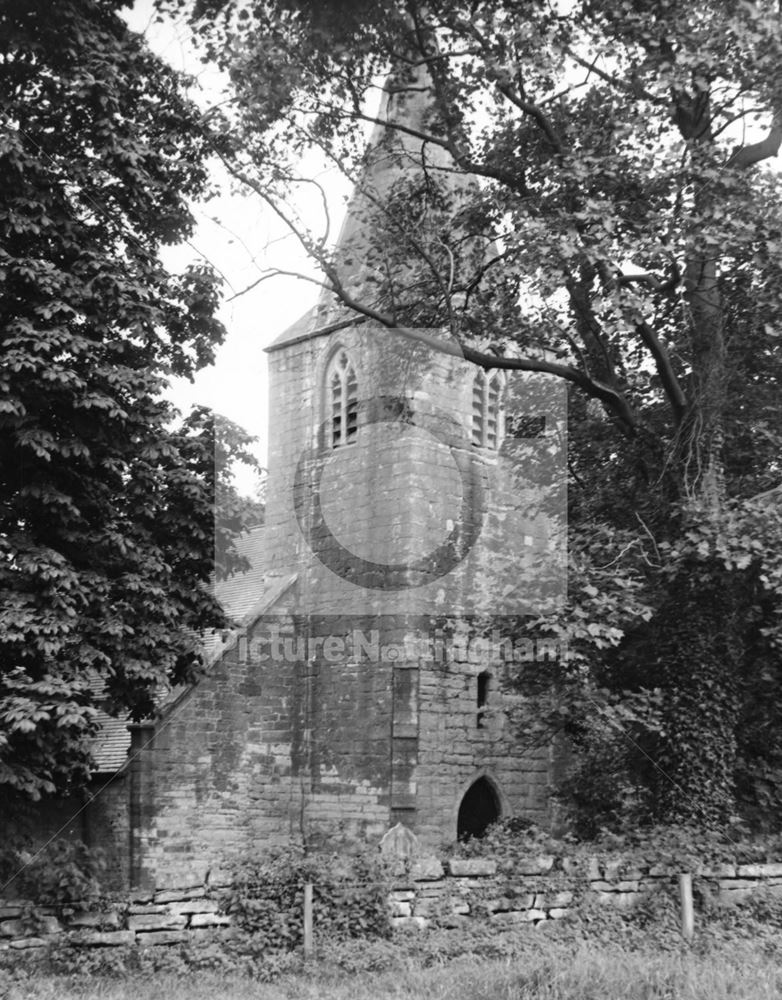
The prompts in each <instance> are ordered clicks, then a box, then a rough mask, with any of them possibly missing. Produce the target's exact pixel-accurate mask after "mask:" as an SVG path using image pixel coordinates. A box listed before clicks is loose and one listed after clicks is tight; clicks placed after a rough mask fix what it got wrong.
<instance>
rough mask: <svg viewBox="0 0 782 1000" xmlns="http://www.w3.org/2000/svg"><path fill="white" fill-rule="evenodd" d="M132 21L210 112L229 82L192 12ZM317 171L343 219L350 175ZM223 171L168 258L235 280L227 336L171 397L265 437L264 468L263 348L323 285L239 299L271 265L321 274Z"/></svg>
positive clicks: (147, 6) (245, 486)
mask: <svg viewBox="0 0 782 1000" xmlns="http://www.w3.org/2000/svg"><path fill="white" fill-rule="evenodd" d="M125 18H126V20H127V22H128V23H129V25H130V27H131V28H132V29H133V30H134V31H138V32H141V33H142V34H144V35H145V37H146V39H147V42H148V44H149V45H150V47H151V48H152V49H153V51H155V52H156V53H157V54H158V55H160V56H162V57H163V58H164V59H166V60H167V61H168V62H169V63H170V64H171V65H172V66H174V68H175V69H178V70H182V71H184V72H186V73H189V74H191V75H193V76H195V77H196V83H195V85H194V86H193V87H192V88H191V90H190V95H191V97H192V98H193V99H194V100H195V101H196V102H197V103H198V105H199V106H201V107H203V108H204V109H206V108H208V107H211V106H212V105H214V104H216V103H218V102H219V101H220V100H221V92H222V89H223V85H224V82H225V81H224V78H223V77H221V74H220V73H219V72H218V71H217V70H216V69H214V68H206V67H204V66H203V65H202V64H201V63H200V62H199V61H198V59H197V56H196V54H195V52H194V49H193V45H192V42H191V37H192V35H191V31H190V29H189V28H188V26H187V24H186V23H185V19H184V16H183V17H182V18H180V19H179V20H178V21H175V22H170V21H169V22H166V23H163V24H157V23H155V11H154V7H153V3H152V0H136V3H135V4H134V6H133V9H132V10H130V11H126V12H125ZM215 169H216V170H217V168H215ZM310 170H311V171H313V170H314V171H315V172H317V173H318V175H319V180H320V181H321V183H323V184H324V186H326V188H327V189H328V191H329V202H330V211H331V214H332V217H336V218H335V220H334V221H335V222H337V221H338V218H339V214H340V210H341V206H342V205H343V204H344V198H345V196H346V195H347V193H348V187H347V185H346V183H345V181H344V180H343V179H342V178H341V177H340V176H339V175H338V174H337V173H336V172H335V171H327V172H324V173H323V174H321V173H320V170H321V167H320V165H319V164H313V165H310ZM303 172H304V171H303ZM216 176H217V179H218V180H220V182H221V187H222V188H223V193H222V194H221V196H220V197H219V198H216V199H214V200H212V201H210V202H209V203H207V204H205V205H198V206H194V212H195V216H196V219H197V221H198V229H197V230H196V233H195V235H194V237H193V239H192V240H191V245H189V246H187V245H186V246H182V247H176V248H172V249H170V250H168V251H167V252H166V253H165V255H164V259H165V261H166V263H167V264H168V265H169V266H170V267H171V268H172V269H174V270H180V269H182V268H184V267H186V266H187V265H188V264H189V263H191V262H193V261H194V260H196V259H197V258H198V256H199V254H200V255H202V256H203V257H205V258H206V259H207V260H209V261H210V262H211V263H212V264H213V265H214V266H215V267H216V268H217V269H218V270H219V272H220V273H221V274H222V275H223V276H224V278H225V282H226V284H225V286H224V287H225V300H224V302H223V305H222V307H221V309H220V313H219V315H220V319H221V320H222V322H223V323H224V324H225V326H226V328H227V331H228V335H227V337H226V340H225V342H224V343H223V345H222V346H221V347H220V349H219V350H218V352H217V358H216V361H215V364H214V365H213V366H211V367H209V368H206V369H204V370H202V371H201V372H199V373H198V375H197V376H196V379H195V382H193V383H190V382H188V381H187V380H185V379H177V380H176V381H175V382H174V383H173V384H172V386H171V392H170V396H171V399H172V400H173V401H174V402H175V404H176V405H177V406H178V407H179V408H180V409H183V410H187V409H188V408H189V407H190V406H191V405H194V404H203V405H206V406H209V407H211V408H212V409H213V410H215V411H216V412H218V413H222V414H223V415H224V416H226V417H228V418H229V419H230V420H233V421H235V422H236V423H237V424H240V425H241V426H242V427H244V428H245V429H246V430H248V431H249V432H250V433H251V434H253V435H256V436H257V437H258V439H259V440H258V447H257V449H256V453H257V455H258V457H259V459H260V460H261V462H262V464H265V459H266V450H267V430H268V396H267V378H266V373H267V368H266V355H265V354H264V353H263V348H264V347H266V346H268V344H270V343H271V342H272V341H273V340H274V339H275V338H276V337H277V335H278V334H280V333H281V332H282V331H283V330H284V329H286V327H288V326H289V325H290V324H291V323H293V322H294V321H295V320H297V319H298V318H299V317H300V316H301V315H302V314H303V313H304V312H306V311H307V310H308V309H309V308H310V307H311V306H312V305H313V304H314V303H315V300H316V299H317V296H318V293H319V289H318V287H317V286H316V285H315V284H313V283H312V282H310V281H302V280H297V279H296V278H289V277H284V276H275V277H273V278H270V279H268V280H266V281H264V282H263V283H262V284H261V285H259V286H258V287H257V288H254V289H253V290H252V291H249V292H247V294H245V295H240V296H239V297H238V298H236V299H234V300H231V296H232V295H235V294H236V293H237V292H241V291H242V289H244V288H247V286H248V285H250V284H252V282H253V281H256V280H257V279H258V278H259V277H260V276H261V274H262V273H263V271H264V270H265V269H266V268H268V267H271V266H274V267H279V268H281V269H283V270H286V271H293V272H297V273H302V274H307V275H309V276H310V277H314V278H319V277H320V276H319V274H318V272H317V271H316V269H315V268H314V267H313V265H312V264H311V262H310V261H309V260H308V258H307V256H306V254H305V253H304V251H303V250H302V249H301V247H300V246H299V244H298V241H297V240H296V239H295V237H293V236H291V235H290V234H289V233H288V232H287V230H286V229H285V227H284V225H283V224H282V223H281V222H280V221H279V220H278V219H277V217H276V216H275V215H273V213H271V212H270V211H269V210H268V209H266V208H265V206H264V205H263V203H262V202H261V201H260V199H259V198H258V196H257V195H254V194H252V193H250V194H245V193H243V192H238V191H236V190H235V188H234V189H233V190H232V186H231V184H230V183H229V180H228V178H227V177H224V176H221V174H220V173H219V172H218V173H217V174H216ZM310 176H313V173H312V172H310ZM313 225H317V220H314V222H313ZM196 251H198V252H196ZM237 485H238V487H239V489H240V490H241V491H242V492H250V491H251V490H252V489H253V486H254V481H253V479H252V477H243V476H241V474H240V475H239V476H238V477H237Z"/></svg>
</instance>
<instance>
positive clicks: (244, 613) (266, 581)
mask: <svg viewBox="0 0 782 1000" xmlns="http://www.w3.org/2000/svg"><path fill="white" fill-rule="evenodd" d="M263 539H264V531H263V525H261V526H260V527H258V528H253V529H252V530H251V531H250V532H249V533H248V534H247V535H244V536H243V537H242V538H240V539H239V540H238V542H237V543H236V548H237V549H238V551H239V552H240V554H241V555H243V556H246V557H247V559H248V560H249V562H250V569H249V570H248V571H247V572H246V573H239V574H236V575H235V576H232V577H230V578H229V579H227V580H221V581H219V582H218V583H217V584H216V586H215V590H216V593H217V597H218V599H219V600H220V602H221V603H222V605H223V607H224V608H225V612H226V614H227V615H228V617H229V618H230V619H232V621H233V622H235V623H236V624H237V625H240V624H242V623H243V622H246V621H247V619H248V617H249V616H251V615H252V613H253V612H254V610H255V609H259V608H262V607H263V605H264V598H265V596H266V597H268V598H269V601H270V602H271V603H274V601H276V599H277V598H278V597H279V596H280V593H281V592H282V591H281V590H280V583H281V581H280V579H279V578H276V577H271V576H268V575H265V574H264V557H265V547H264V541H263ZM228 638H229V637H228V636H226V635H225V634H224V633H220V632H210V633H207V634H205V635H202V636H200V642H201V649H202V653H203V655H204V659H205V663H206V666H207V667H208V666H210V665H211V664H212V663H214V661H215V660H216V659H217V658H218V657H219V656H220V654H221V653H222V652H223V651H224V650H225V648H226V646H227V644H228V643H227V640H228ZM184 690H186V689H185V688H184V687H179V688H174V689H171V690H164V691H161V692H160V696H159V698H158V699H157V703H158V705H159V706H161V707H162V706H163V705H165V704H167V703H168V704H170V703H171V701H172V700H175V699H176V698H177V697H178V696H179V695H180V694H182V693H183V691H184ZM97 722H98V725H99V726H100V732H99V733H98V735H97V736H96V737H95V742H94V744H93V747H92V756H93V759H94V761H95V773H96V774H110V773H114V772H115V771H118V770H119V769H120V768H122V767H123V766H124V765H125V763H126V762H127V757H128V750H129V749H130V733H129V732H128V727H127V720H126V719H118V718H115V717H114V716H111V715H108V714H107V713H106V712H104V711H102V710H99V711H98V715H97Z"/></svg>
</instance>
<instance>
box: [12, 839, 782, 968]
mask: <svg viewBox="0 0 782 1000" xmlns="http://www.w3.org/2000/svg"><path fill="white" fill-rule="evenodd" d="M400 864H401V863H400ZM404 867H405V872H404V873H401V872H400V874H398V875H397V876H396V877H395V879H394V881H393V886H394V887H393V889H392V891H391V892H390V893H389V899H388V903H389V911H390V917H391V923H392V926H394V927H395V928H411V927H412V928H420V929H425V928H427V927H440V928H455V927H459V926H461V925H464V924H465V923H468V922H469V921H471V920H475V919H478V920H481V921H486V920H487V919H488V920H489V921H490V922H491V924H494V925H496V926H497V927H498V928H499V927H507V926H513V925H517V924H533V925H536V924H540V923H542V922H544V921H550V920H558V919H561V918H562V917H564V916H566V915H567V914H568V913H569V912H570V910H571V909H572V908H573V906H574V905H575V904H576V902H577V901H578V900H579V899H580V898H582V897H584V896H586V897H587V898H589V897H590V896H591V897H592V898H594V899H596V900H598V901H600V902H602V903H604V904H606V905H607V906H612V907H618V908H620V909H629V908H631V907H632V906H634V905H635V904H636V903H637V902H638V901H639V900H640V899H642V898H643V897H644V895H645V894H647V893H650V892H655V891H659V890H660V889H662V888H666V887H668V888H673V887H674V886H675V884H676V879H677V875H678V874H679V869H676V868H674V867H672V866H668V865H661V864H653V863H634V864H632V865H628V864H627V863H626V862H624V861H618V860H616V861H612V860H608V861H601V860H599V859H598V858H591V859H589V861H588V862H587V864H586V870H585V867H584V864H583V862H581V861H580V862H578V863H576V862H575V861H573V860H571V859H569V858H567V857H565V858H557V857H555V856H554V855H551V854H541V855H539V856H536V857H530V858H528V859H526V860H524V861H517V862H515V864H514V866H513V868H512V869H508V868H507V867H504V866H503V865H502V864H501V863H499V862H497V861H495V860H492V859H488V858H450V859H447V860H445V861H443V860H441V859H439V858H437V857H434V856H430V857H419V858H416V859H413V860H412V861H410V862H408V863H407V864H406V865H405V866H404ZM691 873H692V874H693V876H694V877H695V879H696V884H697V885H698V887H699V889H700V891H701V892H702V893H706V894H711V896H712V897H713V898H714V899H715V901H717V902H719V903H721V904H725V905H730V904H734V903H736V902H739V901H741V900H744V899H746V898H747V897H748V896H750V895H751V894H752V893H755V892H758V890H760V889H766V890H767V891H769V892H771V893H772V894H774V895H782V862H773V863H763V864H717V865H702V866H699V867H698V868H697V869H696V870H694V871H692V872H691ZM224 889H225V887H224V886H219V885H201V886H189V887H184V888H179V889H176V888H171V889H162V890H159V891H157V892H154V893H147V894H137V895H132V896H131V897H129V898H126V899H125V900H124V901H123V902H115V903H114V904H110V905H107V906H106V908H105V909H103V910H101V911H90V910H87V909H84V908H81V907H79V906H78V905H72V906H63V907H37V908H33V907H31V905H30V904H29V903H25V902H22V901H18V900H14V901H9V902H5V903H3V902H0V952H14V951H19V952H22V951H34V950H35V949H43V948H45V947H46V946H47V945H50V944H54V943H64V942H69V943H70V944H72V945H74V946H77V947H84V948H110V947H119V946H127V945H133V946H137V947H151V946H164V945H177V944H183V943H188V942H195V941H200V940H204V939H219V938H220V937H224V936H226V935H230V934H232V933H233V932H234V930H233V928H232V927H231V918H230V916H228V915H226V914H224V913H221V912H220V897H221V893H222V891H223V890H224Z"/></svg>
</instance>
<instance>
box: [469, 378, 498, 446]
mask: <svg viewBox="0 0 782 1000" xmlns="http://www.w3.org/2000/svg"><path fill="white" fill-rule="evenodd" d="M504 388H505V378H504V376H503V374H502V372H498V371H495V372H485V371H483V369H481V370H480V371H478V372H476V375H475V378H474V379H473V383H472V442H473V444H477V445H479V446H480V447H482V448H494V449H497V448H499V446H500V444H501V443H502V433H503V427H502V422H503V420H502V418H503V410H502V395H503V389H504Z"/></svg>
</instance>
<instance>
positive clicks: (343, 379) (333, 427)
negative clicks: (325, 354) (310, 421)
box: [326, 349, 358, 448]
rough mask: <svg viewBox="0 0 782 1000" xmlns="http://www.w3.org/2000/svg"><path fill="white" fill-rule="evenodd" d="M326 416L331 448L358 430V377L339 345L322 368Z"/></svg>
mask: <svg viewBox="0 0 782 1000" xmlns="http://www.w3.org/2000/svg"><path fill="white" fill-rule="evenodd" d="M326 420H327V427H328V434H329V440H328V443H329V445H330V446H331V447H332V448H339V446H340V445H343V444H352V442H353V441H355V440H356V432H357V430H358V381H357V379H356V369H355V368H354V367H353V362H352V361H351V360H350V358H349V357H348V354H347V351H345V350H342V349H340V350H339V351H337V352H336V353H335V355H334V357H333V358H332V359H331V361H330V362H329V366H328V368H327V369H326Z"/></svg>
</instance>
